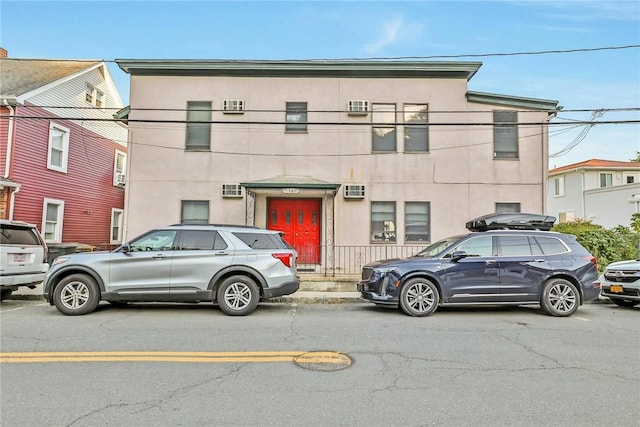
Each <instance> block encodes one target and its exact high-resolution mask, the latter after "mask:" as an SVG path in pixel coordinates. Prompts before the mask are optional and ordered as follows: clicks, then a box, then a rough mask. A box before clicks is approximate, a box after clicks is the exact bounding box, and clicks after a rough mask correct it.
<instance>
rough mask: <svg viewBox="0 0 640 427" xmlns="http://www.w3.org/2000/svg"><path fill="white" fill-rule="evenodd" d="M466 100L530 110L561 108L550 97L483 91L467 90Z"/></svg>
mask: <svg viewBox="0 0 640 427" xmlns="http://www.w3.org/2000/svg"><path fill="white" fill-rule="evenodd" d="M467 100H468V101H469V102H475V103H479V104H491V105H502V106H505V107H514V108H526V109H532V110H548V111H549V113H556V112H558V111H560V110H562V107H561V106H559V105H558V102H559V101H554V100H551V99H538V98H523V97H519V96H511V95H500V94H496V93H485V92H473V91H469V92H467Z"/></svg>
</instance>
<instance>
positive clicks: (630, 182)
mask: <svg viewBox="0 0 640 427" xmlns="http://www.w3.org/2000/svg"><path fill="white" fill-rule="evenodd" d="M634 182H636V180H635V177H634V176H633V175H627V184H633V183H634Z"/></svg>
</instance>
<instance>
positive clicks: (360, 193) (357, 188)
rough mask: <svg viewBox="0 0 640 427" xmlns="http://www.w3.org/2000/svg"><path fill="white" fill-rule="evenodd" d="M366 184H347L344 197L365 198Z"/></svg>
mask: <svg viewBox="0 0 640 427" xmlns="http://www.w3.org/2000/svg"><path fill="white" fill-rule="evenodd" d="M364 195H365V192H364V185H345V186H344V198H345V199H364Z"/></svg>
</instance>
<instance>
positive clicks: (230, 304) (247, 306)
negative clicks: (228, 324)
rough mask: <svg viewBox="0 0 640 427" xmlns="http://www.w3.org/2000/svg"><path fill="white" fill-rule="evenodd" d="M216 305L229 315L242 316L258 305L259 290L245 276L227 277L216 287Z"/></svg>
mask: <svg viewBox="0 0 640 427" xmlns="http://www.w3.org/2000/svg"><path fill="white" fill-rule="evenodd" d="M217 299H218V305H219V306H220V309H221V310H222V311H223V312H224V313H225V314H228V315H230V316H244V315H247V314H249V313H251V312H252V311H253V310H255V309H256V307H257V306H258V301H259V299H260V290H259V289H258V285H256V283H255V282H254V281H253V280H251V279H250V278H249V277H247V276H231V277H227V278H226V279H225V280H224V281H223V282H222V284H221V285H220V287H219V288H218V298H217Z"/></svg>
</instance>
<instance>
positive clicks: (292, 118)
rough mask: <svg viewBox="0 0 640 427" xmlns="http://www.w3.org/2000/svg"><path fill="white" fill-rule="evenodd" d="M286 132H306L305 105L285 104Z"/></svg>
mask: <svg viewBox="0 0 640 427" xmlns="http://www.w3.org/2000/svg"><path fill="white" fill-rule="evenodd" d="M285 130H286V131H287V132H306V131H307V103H306V102H287V114H286V127H285Z"/></svg>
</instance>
